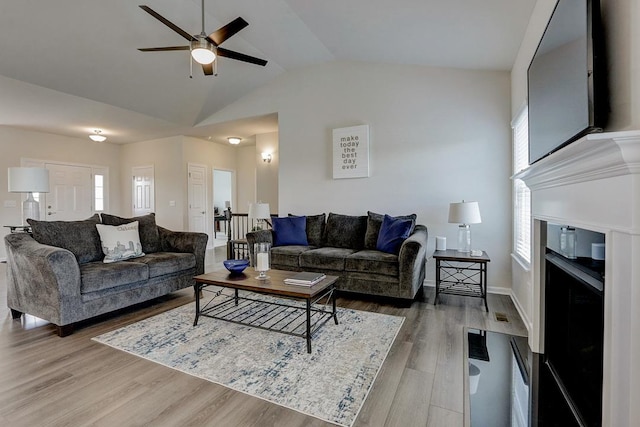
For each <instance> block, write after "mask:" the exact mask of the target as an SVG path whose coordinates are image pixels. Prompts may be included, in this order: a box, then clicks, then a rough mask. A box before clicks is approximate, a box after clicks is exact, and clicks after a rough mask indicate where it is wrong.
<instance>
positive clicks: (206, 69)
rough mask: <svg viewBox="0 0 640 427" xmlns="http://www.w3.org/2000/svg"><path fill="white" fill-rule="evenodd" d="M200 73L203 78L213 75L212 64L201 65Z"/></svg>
mask: <svg viewBox="0 0 640 427" xmlns="http://www.w3.org/2000/svg"><path fill="white" fill-rule="evenodd" d="M202 71H204V75H205V76H211V75H213V62H212V63H211V64H202Z"/></svg>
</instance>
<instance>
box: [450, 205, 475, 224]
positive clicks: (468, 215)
mask: <svg viewBox="0 0 640 427" xmlns="http://www.w3.org/2000/svg"><path fill="white" fill-rule="evenodd" d="M449 222H450V223H453V224H479V223H481V222H482V219H481V218H480V207H479V206H478V202H465V201H464V200H463V201H462V202H460V203H450V204H449Z"/></svg>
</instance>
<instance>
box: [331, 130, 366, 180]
mask: <svg viewBox="0 0 640 427" xmlns="http://www.w3.org/2000/svg"><path fill="white" fill-rule="evenodd" d="M368 177H369V125H360V126H351V127H346V128H338V129H334V130H333V179H343V178H368Z"/></svg>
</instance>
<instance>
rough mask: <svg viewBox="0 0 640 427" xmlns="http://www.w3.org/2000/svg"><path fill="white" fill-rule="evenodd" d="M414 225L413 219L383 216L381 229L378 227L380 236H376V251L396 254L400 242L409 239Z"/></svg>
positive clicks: (400, 244) (398, 250)
mask: <svg viewBox="0 0 640 427" xmlns="http://www.w3.org/2000/svg"><path fill="white" fill-rule="evenodd" d="M415 225H416V222H415V220H413V219H402V218H393V217H390V216H389V215H385V216H384V220H383V221H382V227H380V234H378V243H377V245H376V249H377V250H379V251H381V252H387V253H390V254H398V253H399V252H400V246H402V242H404V241H405V239H406V238H407V237H409V235H410V234H411V232H412V231H413V229H414V227H415Z"/></svg>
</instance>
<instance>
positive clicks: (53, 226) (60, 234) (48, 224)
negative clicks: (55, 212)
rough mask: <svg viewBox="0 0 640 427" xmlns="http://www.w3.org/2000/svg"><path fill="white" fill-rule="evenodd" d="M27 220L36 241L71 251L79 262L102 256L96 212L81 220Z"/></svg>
mask: <svg viewBox="0 0 640 427" xmlns="http://www.w3.org/2000/svg"><path fill="white" fill-rule="evenodd" d="M27 222H28V223H29V225H30V226H31V231H32V232H33V238H34V239H36V241H37V242H38V243H42V244H43V245H49V246H57V247H59V248H64V249H66V250H68V251H71V253H72V254H73V255H74V256H75V257H76V259H77V260H78V263H79V264H84V263H86V262H92V261H101V260H102V259H103V258H104V254H103V252H102V246H101V244H100V235H99V234H98V229H97V228H96V224H100V217H99V216H98V214H95V215H93V216H92V217H91V218H89V219H85V220H83V221H36V220H35V219H31V218H29V219H27Z"/></svg>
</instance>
